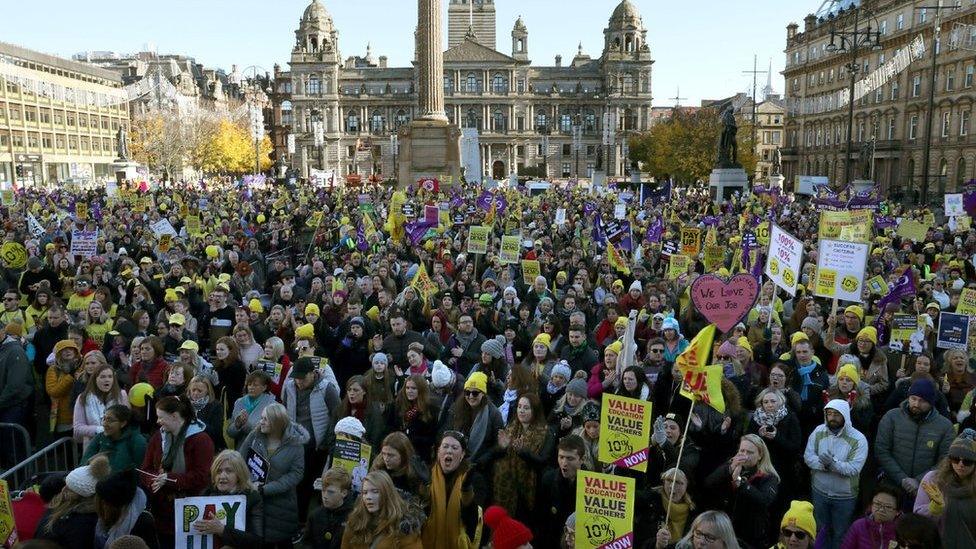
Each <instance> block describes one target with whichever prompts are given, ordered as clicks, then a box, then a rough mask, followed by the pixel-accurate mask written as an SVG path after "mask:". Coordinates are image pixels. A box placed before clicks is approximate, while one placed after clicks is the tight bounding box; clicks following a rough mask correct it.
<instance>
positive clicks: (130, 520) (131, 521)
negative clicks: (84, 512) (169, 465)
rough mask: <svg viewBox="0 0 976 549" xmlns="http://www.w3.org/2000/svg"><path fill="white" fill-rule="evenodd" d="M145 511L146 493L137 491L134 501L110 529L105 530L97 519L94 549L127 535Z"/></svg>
mask: <svg viewBox="0 0 976 549" xmlns="http://www.w3.org/2000/svg"><path fill="white" fill-rule="evenodd" d="M145 510H146V493H145V492H143V491H142V490H139V489H137V490H136V497H135V499H133V500H132V502H131V503H129V505H128V506H127V507H126V508H125V509H124V510H123V511H122V515H121V516H119V520H118V521H117V522H116V523H115V524H113V525H112V527H111V528H109V529H108V530H106V529H105V523H104V522H102V519H98V523H97V524H96V525H95V549H104V548H105V547H108V546H110V545H112V542H113V541H115V540H117V539H119V538H120V537H122V536H127V535H129V533H130V532H132V528H134V527H135V525H136V521H137V520H139V515H141V514H142V512H143V511H145Z"/></svg>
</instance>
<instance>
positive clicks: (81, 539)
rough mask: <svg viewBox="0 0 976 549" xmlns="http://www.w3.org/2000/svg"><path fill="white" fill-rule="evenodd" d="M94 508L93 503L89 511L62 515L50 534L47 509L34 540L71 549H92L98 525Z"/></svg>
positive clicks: (49, 511)
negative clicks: (43, 540)
mask: <svg viewBox="0 0 976 549" xmlns="http://www.w3.org/2000/svg"><path fill="white" fill-rule="evenodd" d="M94 507H95V506H94V503H93V504H92V506H91V508H90V509H91V510H90V511H80V512H79V511H75V512H72V513H68V514H67V515H64V516H63V517H61V518H60V519H58V521H57V522H56V523H54V527H53V528H51V531H50V532H48V530H47V523H48V521H49V520H50V519H51V510H50V509H49V510H48V511H47V512H46V513H44V516H43V517H41V522H39V523H38V524H37V531H36V532H35V539H46V540H50V541H53V542H55V543H57V544H58V545H59V546H61V547H71V549H94V547H95V525H96V524H97V523H98V515H96V514H95V508H94Z"/></svg>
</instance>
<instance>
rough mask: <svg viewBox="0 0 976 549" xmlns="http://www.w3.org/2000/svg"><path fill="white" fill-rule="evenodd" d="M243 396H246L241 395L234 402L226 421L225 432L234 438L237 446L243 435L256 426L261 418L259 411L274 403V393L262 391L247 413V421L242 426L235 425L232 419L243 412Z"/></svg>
mask: <svg viewBox="0 0 976 549" xmlns="http://www.w3.org/2000/svg"><path fill="white" fill-rule="evenodd" d="M245 398H247V397H246V396H242V397H241V398H239V399H237V402H235V403H234V411H233V412H231V414H230V420H229V421H228V422H227V434H228V435H230V437H231V438H233V439H234V441H235V442H236V443H237V445H238V446H239V445H240V444H241V441H243V440H244V437H246V436H247V435H248V433H250V432H251V431H253V430H254V428H255V427H257V426H258V421H260V420H261V412H263V411H264V409H265V408H267V407H268V405H270V404H274V401H275V398H274V395H272V394H271V393H264V394H263V395H261V396H259V397H258V400H257V404H256V405H255V406H254V409H253V410H251V412H250V413H248V415H247V423H245V424H244V426H243V427H237V423H236V422H235V421H234V420H236V419H237V417H238V416H240V415H241V413H242V412H244V410H245V408H244V399H245Z"/></svg>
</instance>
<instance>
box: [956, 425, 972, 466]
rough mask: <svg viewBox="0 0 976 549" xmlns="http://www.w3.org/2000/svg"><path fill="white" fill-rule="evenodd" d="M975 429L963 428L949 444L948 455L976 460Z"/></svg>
mask: <svg viewBox="0 0 976 549" xmlns="http://www.w3.org/2000/svg"><path fill="white" fill-rule="evenodd" d="M974 438H976V431H973V430H972V429H964V430H963V432H962V433H959V436H958V437H956V439H955V440H953V441H952V446H949V457H951V458H957V459H968V460H970V461H976V440H974Z"/></svg>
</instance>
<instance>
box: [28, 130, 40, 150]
mask: <svg viewBox="0 0 976 549" xmlns="http://www.w3.org/2000/svg"><path fill="white" fill-rule="evenodd" d="M39 144H40V140H39V138H38V135H37V134H36V133H29V134H27V148H29V149H37V147H38V145H39Z"/></svg>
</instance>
